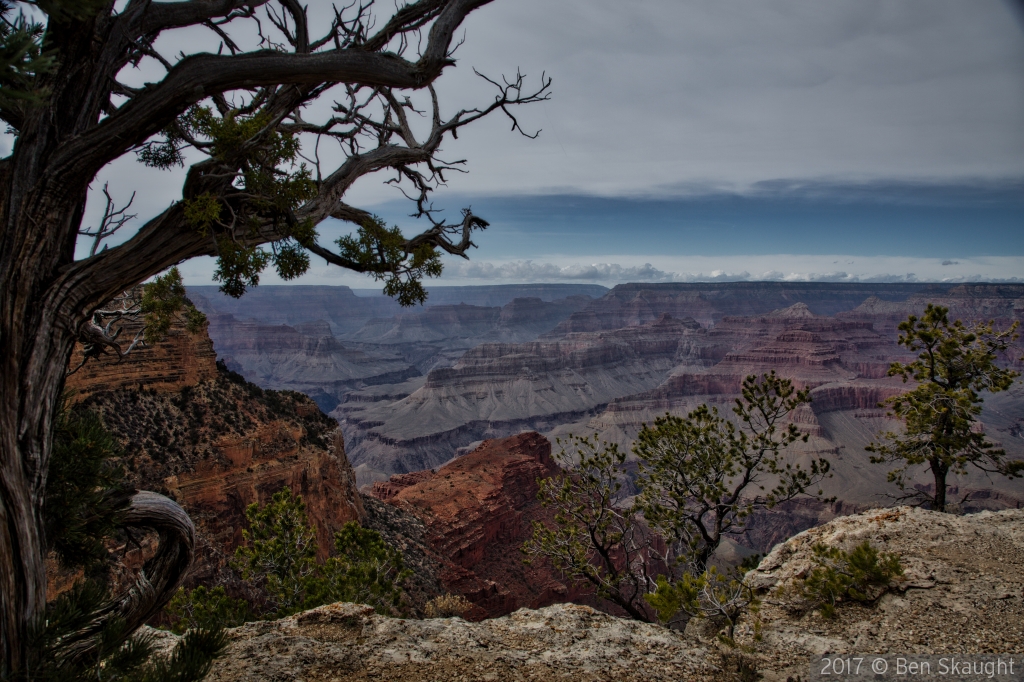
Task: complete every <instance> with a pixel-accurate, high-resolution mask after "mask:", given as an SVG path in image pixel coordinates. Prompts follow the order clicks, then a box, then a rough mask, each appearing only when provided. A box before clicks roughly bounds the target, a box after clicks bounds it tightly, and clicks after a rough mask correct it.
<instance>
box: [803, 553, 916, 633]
mask: <svg viewBox="0 0 1024 682" xmlns="http://www.w3.org/2000/svg"><path fill="white" fill-rule="evenodd" d="M812 560H813V561H814V563H815V564H816V566H815V567H814V568H813V569H812V570H811V572H810V573H809V574H808V576H807V577H806V578H805V579H804V581H803V585H802V594H803V597H804V599H806V600H807V601H808V602H809V603H810V604H811V605H812V606H813V607H817V608H820V609H821V614H822V615H823V616H825V617H826V618H832V617H833V616H835V613H836V606H837V605H838V604H839V603H840V602H844V601H856V602H861V603H870V602H873V601H875V600H876V599H878V597H880V596H881V595H882V594H884V593H885V591H886V590H887V589H888V587H889V585H890V584H892V582H893V581H894V580H896V579H898V578H899V577H901V576H902V575H903V566H902V565H901V564H900V560H899V557H898V556H897V555H896V554H892V553H889V552H879V551H878V550H877V549H876V548H874V547H872V546H871V544H870V543H869V542H868V541H867V540H865V541H864V542H862V543H861V544H859V545H857V546H856V547H855V548H854V549H853V551H852V552H844V551H843V550H841V549H839V548H837V547H829V546H827V545H822V544H818V545H815V546H814V556H813V557H812Z"/></svg>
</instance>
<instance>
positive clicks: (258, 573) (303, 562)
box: [235, 487, 324, 618]
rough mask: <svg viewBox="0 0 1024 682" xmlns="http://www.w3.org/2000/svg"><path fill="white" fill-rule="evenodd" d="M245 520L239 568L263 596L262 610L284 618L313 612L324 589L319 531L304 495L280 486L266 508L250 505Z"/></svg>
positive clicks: (245, 578)
mask: <svg viewBox="0 0 1024 682" xmlns="http://www.w3.org/2000/svg"><path fill="white" fill-rule="evenodd" d="M245 518H246V520H247V521H248V522H249V528H248V529H247V530H244V531H242V537H243V538H244V539H245V541H246V542H247V544H246V545H244V546H242V547H239V548H238V549H237V550H236V552H235V565H236V566H237V567H238V568H240V569H241V572H242V578H243V579H244V580H247V581H249V582H251V583H253V584H254V585H256V586H257V587H258V588H259V591H260V592H261V593H262V594H263V595H265V597H266V600H267V604H266V607H265V608H264V609H263V610H264V611H265V612H266V614H267V615H269V616H272V617H276V618H280V617H282V616H287V615H290V614H292V613H295V612H297V611H301V610H302V609H304V608H311V607H312V606H313V605H314V604H313V602H315V601H317V597H318V595H319V594H320V593H322V591H323V589H324V587H323V584H322V579H321V576H320V570H319V566H318V565H317V563H316V552H317V542H316V530H315V529H314V528H313V527H312V526H311V525H310V524H309V517H308V516H307V515H306V504H305V502H303V501H302V496H301V495H293V494H292V491H291V490H290V489H289V488H287V487H285V488H282V489H281V490H280V491H278V492H276V493H274V495H273V497H271V499H270V502H268V503H267V504H266V505H265V506H264V507H263V508H260V506H259V505H258V504H256V503H255V502H254V503H252V504H251V505H249V507H248V508H247V509H246V510H245Z"/></svg>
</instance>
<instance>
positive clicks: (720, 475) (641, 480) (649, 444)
mask: <svg viewBox="0 0 1024 682" xmlns="http://www.w3.org/2000/svg"><path fill="white" fill-rule="evenodd" d="M742 393H743V397H742V398H737V399H736V405H735V407H733V412H735V413H736V416H737V417H738V418H739V422H740V425H741V428H739V429H737V428H736V427H735V426H733V424H732V422H730V421H728V420H726V419H725V418H724V417H720V416H719V415H718V411H717V410H715V409H714V408H708V406H707V405H701V406H700V407H698V408H697V409H696V410H694V411H693V412H691V413H690V414H688V415H687V416H686V417H685V418H683V417H676V416H673V415H670V414H666V415H665V416H664V417H660V418H658V419H657V420H656V421H655V422H654V426H653V427H647V426H646V425H645V426H644V428H643V429H641V431H640V434H639V435H638V436H637V440H636V444H635V445H634V447H633V451H634V452H635V453H636V455H637V457H638V458H639V460H640V475H639V477H638V480H637V486H638V487H639V488H640V489H641V493H640V495H639V496H638V498H637V505H638V506H639V508H640V509H641V510H642V511H643V514H644V518H645V519H646V520H647V522H648V523H650V524H651V526H652V527H653V528H655V529H656V530H657V531H658V532H659V533H661V534H662V536H663V537H664V538H665V539H666V541H667V542H668V543H669V550H670V554H671V555H672V556H670V557H669V561H670V563H673V564H683V565H684V566H685V565H690V566H691V567H692V570H693V571H694V572H695V573H697V574H700V573H703V572H704V570H705V569H706V568H707V566H708V561H709V560H710V559H711V557H712V555H713V554H714V553H715V550H716V549H718V546H719V544H721V542H722V539H723V538H725V537H729V536H732V537H736V536H739V535H740V534H742V533H743V532H744V530H745V526H746V521H747V519H748V517H749V516H750V515H751V514H752V513H754V512H755V511H757V510H759V509H770V508H772V507H774V506H775V505H777V504H779V503H780V502H785V501H788V500H791V499H793V498H795V497H798V496H800V495H807V494H811V495H813V494H814V491H811V492H810V493H808V491H809V490H811V489H812V487H813V486H815V485H817V484H818V483H819V482H821V481H822V480H823V479H824V478H825V477H827V476H829V475H830V474H829V469H830V465H829V462H828V460H826V459H824V458H819V459H812V460H811V462H810V465H809V466H808V467H807V468H804V467H802V466H800V465H799V464H794V463H793V462H792V461H788V458H787V457H786V456H785V450H786V448H788V447H789V446H790V445H792V444H793V443H796V442H797V441H803V442H806V441H807V434H805V433H801V431H800V429H798V428H797V426H796V424H793V423H792V422H789V423H785V419H786V417H787V415H789V413H790V412H792V411H793V410H794V409H796V408H797V407H798V406H800V405H801V404H804V403H809V402H810V401H811V398H810V392H809V391H807V390H803V391H798V390H796V389H795V388H794V387H793V383H792V382H791V381H790V380H789V379H783V378H781V377H779V376H777V375H776V374H775V372H774V371H773V372H771V373H770V374H764V375H762V376H761V377H757V376H754V375H750V376H748V377H746V378H745V379H744V380H743V389H742ZM769 481H771V482H772V483H773V485H772V487H771V488H766V484H768V482H769ZM817 494H818V495H821V494H822V491H820V490H818V491H817Z"/></svg>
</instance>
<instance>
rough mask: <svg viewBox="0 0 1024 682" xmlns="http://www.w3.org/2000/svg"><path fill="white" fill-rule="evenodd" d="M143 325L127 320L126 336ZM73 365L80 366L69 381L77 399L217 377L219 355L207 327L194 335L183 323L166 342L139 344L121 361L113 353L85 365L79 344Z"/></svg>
mask: <svg viewBox="0 0 1024 682" xmlns="http://www.w3.org/2000/svg"><path fill="white" fill-rule="evenodd" d="M141 328H142V326H141V324H132V323H127V324H125V325H124V331H123V332H122V337H123V338H125V339H130V338H133V337H134V336H135V334H136V333H137V332H139V331H140V330H141ZM69 367H70V368H71V369H75V368H78V369H75V372H74V373H73V374H72V375H71V376H70V377H68V379H67V382H66V383H65V388H66V390H68V391H70V392H71V397H72V400H75V401H79V400H83V399H85V398H87V397H88V396H90V395H92V394H93V393H102V392H104V391H113V390H117V389H121V388H127V387H131V388H135V389H138V390H145V391H156V392H157V393H175V392H177V391H180V390H181V389H183V388H185V387H186V386H195V385H196V384H198V383H199V382H201V381H208V380H210V379H213V378H215V377H216V376H217V354H216V352H214V350H213V342H212V341H211V340H210V337H209V335H208V334H207V333H206V331H205V330H204V331H203V332H201V333H198V334H190V333H189V332H187V331H186V330H185V328H184V327H183V326H182V325H175V326H173V327H171V329H170V330H169V331H168V333H167V336H166V338H164V339H163V340H162V341H160V342H158V343H155V344H153V345H146V346H141V347H138V348H136V349H135V350H133V351H132V352H131V353H129V354H128V355H127V356H126V357H125V358H124V359H123V360H121V361H120V362H118V361H117V360H116V358H114V357H113V356H111V355H103V356H101V357H100V358H99V359H98V360H90V361H89V362H87V363H85V364H84V365H82V346H81V345H76V346H75V349H74V351H73V353H72V355H71V361H70V363H69Z"/></svg>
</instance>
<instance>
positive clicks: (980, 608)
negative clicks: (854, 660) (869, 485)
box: [738, 507, 1024, 682]
mask: <svg viewBox="0 0 1024 682" xmlns="http://www.w3.org/2000/svg"><path fill="white" fill-rule="evenodd" d="M865 540H867V541H869V542H870V543H871V544H872V545H873V546H875V547H877V548H879V549H882V550H884V551H887V552H893V553H895V554H897V555H898V556H899V557H900V562H901V563H902V565H903V567H904V571H905V575H904V579H903V580H902V581H897V582H895V583H894V584H893V587H892V589H890V590H889V592H888V593H886V594H885V595H884V596H882V597H881V598H880V599H878V601H877V602H876V603H874V604H867V605H861V604H856V603H853V604H842V605H840V606H839V609H838V612H837V615H836V617H835V618H833V619H828V618H823V617H822V616H821V615H820V613H818V612H817V611H812V610H808V609H806V608H803V607H802V606H801V604H800V603H799V600H798V598H797V597H795V596H794V593H793V591H792V590H787V589H784V588H786V587H787V586H791V585H792V584H793V581H794V580H798V579H800V578H803V577H805V576H806V575H807V574H808V572H809V571H810V569H811V567H812V562H811V556H812V548H813V546H814V545H815V544H817V543H822V544H826V545H829V546H834V547H839V548H841V549H843V550H846V551H849V550H851V549H853V547H855V546H856V545H857V544H860V543H861V542H863V541H865ZM746 579H747V581H748V584H750V585H752V586H754V587H755V588H757V589H758V590H759V591H760V592H761V593H762V595H763V596H764V603H763V605H762V608H761V610H760V613H759V616H758V617H759V619H760V628H761V632H762V633H763V637H762V639H761V640H760V641H758V640H757V639H756V638H755V637H754V636H753V633H754V630H753V620H752V619H749V618H748V619H747V620H746V621H745V622H744V623H743V624H742V625H741V626H740V628H739V629H738V633H739V634H738V644H740V645H741V646H749V647H751V648H752V649H753V650H754V651H755V652H756V656H757V658H758V665H759V667H760V668H761V670H762V671H764V670H770V671H773V672H772V674H771V675H769V674H765V680H766V681H767V682H771V680H785V679H786V678H787V676H793V677H794V678H795V676H796V675H806V670H807V667H806V666H807V660H808V657H811V656H815V657H817V656H820V655H822V654H825V653H829V654H835V655H840V656H842V655H845V654H852V653H859V654H871V653H894V654H895V653H905V654H912V653H919V654H925V653H934V654H946V655H954V654H969V653H985V652H991V653H1011V652H1019V651H1021V650H1022V648H1024V509H1009V510H1004V511H999V512H987V511H986V512H980V513H978V514H968V515H966V516H955V515H952V514H942V513H939V512H932V511H925V510H922V509H916V508H911V507H899V508H890V509H875V510H871V511H868V512H864V513H861V514H856V515H853V516H846V517H843V518H838V519H835V520H834V521H831V522H829V523H827V524H825V525H823V526H821V527H819V528H814V529H811V530H808V531H806V532H803V533H800V534H799V535H797V536H795V537H793V538H790V539H789V540H787V541H786V542H784V543H782V544H780V545H778V546H777V547H776V548H775V549H774V550H773V551H772V552H771V553H770V554H769V555H768V556H767V557H765V558H764V559H763V560H762V561H761V564H760V565H759V566H758V568H757V569H756V570H754V571H752V572H750V573H748V574H747V578H746Z"/></svg>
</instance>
